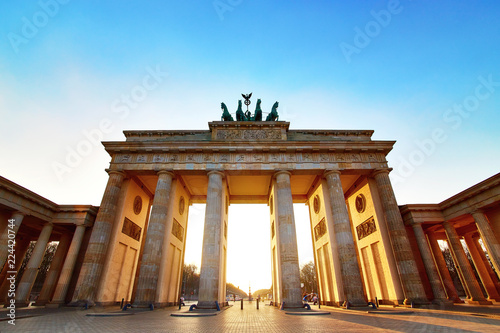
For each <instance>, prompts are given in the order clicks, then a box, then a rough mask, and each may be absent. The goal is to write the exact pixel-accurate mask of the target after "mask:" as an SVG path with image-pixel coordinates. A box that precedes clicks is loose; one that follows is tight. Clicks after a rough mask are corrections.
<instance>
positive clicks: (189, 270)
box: [181, 264, 200, 299]
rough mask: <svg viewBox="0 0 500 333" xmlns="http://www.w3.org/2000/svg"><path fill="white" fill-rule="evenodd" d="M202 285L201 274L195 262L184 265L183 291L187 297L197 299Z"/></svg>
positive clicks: (183, 294) (182, 293)
mask: <svg viewBox="0 0 500 333" xmlns="http://www.w3.org/2000/svg"><path fill="white" fill-rule="evenodd" d="M199 287H200V274H199V273H198V267H196V265H194V264H190V265H184V266H183V268H182V289H181V290H182V292H181V295H182V296H184V297H185V298H186V299H197V298H198V290H199Z"/></svg>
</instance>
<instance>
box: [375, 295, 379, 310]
mask: <svg viewBox="0 0 500 333" xmlns="http://www.w3.org/2000/svg"><path fill="white" fill-rule="evenodd" d="M375 305H376V306H377V308H378V307H379V306H380V304H379V303H378V298H377V297H375Z"/></svg>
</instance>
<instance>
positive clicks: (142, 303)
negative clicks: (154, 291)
mask: <svg viewBox="0 0 500 333" xmlns="http://www.w3.org/2000/svg"><path fill="white" fill-rule="evenodd" d="M159 305H161V303H155V302H154V301H136V302H134V303H132V307H133V308H151V306H153V308H156V307H161V306H159Z"/></svg>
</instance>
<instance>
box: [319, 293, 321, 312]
mask: <svg viewBox="0 0 500 333" xmlns="http://www.w3.org/2000/svg"><path fill="white" fill-rule="evenodd" d="M318 309H321V302H320V301H319V294H318Z"/></svg>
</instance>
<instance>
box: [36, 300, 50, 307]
mask: <svg viewBox="0 0 500 333" xmlns="http://www.w3.org/2000/svg"><path fill="white" fill-rule="evenodd" d="M47 303H49V301H48V300H41V301H38V300H37V301H36V302H35V303H34V304H33V305H34V306H44V305H46V304H47Z"/></svg>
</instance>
